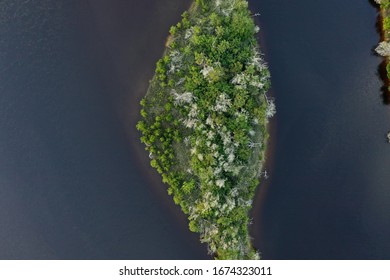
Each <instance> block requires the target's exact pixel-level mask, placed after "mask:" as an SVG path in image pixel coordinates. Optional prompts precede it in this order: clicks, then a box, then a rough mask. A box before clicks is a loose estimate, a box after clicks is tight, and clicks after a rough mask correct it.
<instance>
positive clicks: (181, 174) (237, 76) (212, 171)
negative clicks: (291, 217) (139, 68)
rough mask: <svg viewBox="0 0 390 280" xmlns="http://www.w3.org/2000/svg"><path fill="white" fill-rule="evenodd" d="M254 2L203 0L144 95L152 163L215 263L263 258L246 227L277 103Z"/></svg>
mask: <svg viewBox="0 0 390 280" xmlns="http://www.w3.org/2000/svg"><path fill="white" fill-rule="evenodd" d="M256 15H257V14H252V13H251V12H250V10H249V8H248V2H247V1H246V0H196V1H195V2H194V3H193V4H192V6H191V7H190V9H189V10H188V11H186V12H184V14H183V15H182V19H181V21H180V22H179V23H178V24H177V25H175V26H172V27H171V29H170V36H169V38H168V40H167V43H166V49H165V52H164V55H163V57H162V58H161V59H160V60H159V61H158V62H157V67H156V71H155V75H154V77H153V79H152V80H151V81H150V86H149V89H148V91H147V93H146V95H145V97H144V98H143V99H142V100H141V102H140V103H141V106H142V109H141V116H142V119H141V120H140V121H139V122H138V124H137V129H138V130H139V131H141V132H142V137H141V141H142V142H143V143H144V144H145V146H146V147H145V148H146V150H147V151H148V152H149V157H150V160H151V161H150V164H151V166H152V167H154V168H155V169H157V171H158V172H159V173H160V174H161V176H162V181H163V182H164V183H166V184H167V185H168V193H169V194H170V195H172V196H173V199H174V202H175V203H176V204H178V205H180V207H181V209H182V211H183V212H184V213H185V214H186V215H187V216H188V220H189V229H190V230H191V231H193V232H198V233H199V234H200V241H201V242H205V243H207V245H208V251H209V254H211V255H212V256H214V258H216V259H259V258H260V254H259V252H258V251H257V250H256V249H255V248H253V246H252V244H251V238H250V235H249V231H248V226H249V224H250V223H251V219H250V217H249V210H250V209H251V206H252V202H253V198H254V195H255V191H256V188H257V186H258V185H259V180H260V178H261V177H262V175H263V174H264V168H263V165H264V161H265V151H266V144H267V140H268V137H269V134H268V130H267V126H268V125H267V124H268V122H269V119H270V118H271V117H272V116H273V115H274V114H275V112H276V110H275V104H274V101H273V99H272V98H270V97H269V96H267V91H268V89H269V88H270V72H269V70H268V67H267V64H266V63H265V62H264V60H263V58H262V54H261V52H260V49H259V44H258V42H257V40H256V34H257V33H258V32H259V27H258V26H256V25H255V22H254V16H256Z"/></svg>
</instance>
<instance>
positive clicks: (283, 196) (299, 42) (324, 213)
mask: <svg viewBox="0 0 390 280" xmlns="http://www.w3.org/2000/svg"><path fill="white" fill-rule="evenodd" d="M190 2H191V1H189V0H187V1H181V0H169V1H156V0H127V1H126V0H91V1H86V0H85V1H80V0H34V1H32V0H30V1H28V0H27V1H26V0H0V155H1V157H0V258H1V259H28V258H33V259H42V258H49V259H51V258H60V259H67V258H69V259H84V258H89V259H190V258H192V259H202V258H209V256H207V255H206V254H205V252H206V249H205V247H204V246H203V245H199V242H198V236H197V235H196V234H191V233H189V231H188V230H187V222H186V220H185V217H184V215H182V214H181V213H180V210H179V209H178V208H177V207H176V206H174V205H173V202H172V200H171V198H170V197H168V196H167V195H166V192H165V190H164V187H163V186H162V184H161V183H160V178H159V176H158V175H157V174H156V172H154V171H153V170H152V169H151V168H150V167H149V163H148V161H149V160H148V158H147V155H146V153H145V152H144V151H143V147H142V145H141V144H140V143H139V140H138V139H139V135H138V133H137V132H136V130H135V128H134V127H135V124H136V121H137V119H138V111H139V105H138V102H139V100H140V99H141V97H142V96H143V95H144V93H145V91H146V88H147V81H148V79H149V78H150V77H151V76H152V74H153V71H154V63H155V61H156V60H157V59H158V58H159V57H160V56H161V53H162V51H163V46H164V41H165V39H166V35H167V31H168V29H169V26H170V25H171V24H173V23H175V22H177V21H178V19H179V15H180V14H181V12H182V11H184V10H185V9H186V8H187V7H188V6H189V4H190ZM250 4H251V8H252V10H253V11H254V12H257V11H259V12H261V17H259V18H258V20H260V23H261V26H262V36H263V43H264V46H263V50H264V52H265V53H266V55H267V59H268V62H269V64H270V68H271V71H272V75H273V94H274V95H275V96H276V100H277V106H278V114H277V118H276V119H275V121H274V123H273V126H272V129H273V131H274V133H273V134H274V135H273V139H274V142H273V143H272V145H271V148H272V149H271V150H272V151H273V153H271V159H270V160H269V161H268V165H269V167H268V168H269V171H270V173H271V174H272V176H271V178H270V179H269V180H268V181H267V184H266V185H267V186H264V187H263V188H262V191H261V193H260V196H259V198H258V200H257V204H256V207H255V210H254V218H255V223H254V230H253V231H254V234H255V244H256V246H257V247H258V248H260V249H261V251H262V252H263V256H264V257H265V258H268V259H270V258H276V259H289V258H292V259H311V258H315V259H322V258H336V259H342V258H353V259H355V258H356V259H359V258H374V259H377V258H390V241H389V239H388V236H390V218H389V217H388V213H390V191H389V190H388V187H390V172H388V170H389V166H390V146H389V145H388V144H386V143H385V133H386V132H387V131H388V130H390V113H389V107H388V106H387V107H386V106H385V105H383V103H382V100H383V99H382V98H381V96H380V94H381V92H380V87H381V81H380V79H379V78H378V75H377V66H378V65H379V63H380V62H381V59H380V58H377V57H375V56H374V55H373V54H372V48H373V47H374V46H375V45H376V43H377V41H378V38H379V35H378V34H377V33H376V30H375V22H374V21H375V19H376V10H375V8H374V7H373V6H371V5H370V4H369V2H367V1H366V0H359V1H356V0H344V1H336V0H328V1H308V0H301V1H291V0H261V1H260V0H257V1H250Z"/></svg>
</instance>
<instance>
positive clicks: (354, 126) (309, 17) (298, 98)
mask: <svg viewBox="0 0 390 280" xmlns="http://www.w3.org/2000/svg"><path fill="white" fill-rule="evenodd" d="M251 8H252V10H253V11H254V12H257V11H259V12H260V13H261V16H260V17H259V22H260V24H261V27H262V36H263V38H264V44H265V46H264V47H265V48H264V50H265V53H266V57H267V60H268V63H269V65H270V70H271V74H272V85H273V86H272V94H273V95H274V96H275V98H276V105H277V110H278V113H277V115H276V119H275V120H274V122H273V123H272V128H273V131H274V133H273V138H272V141H273V143H272V145H271V146H272V150H273V152H272V155H271V157H272V159H271V160H270V162H271V163H270V164H269V165H271V166H270V167H269V168H270V174H272V176H271V177H270V179H269V180H268V182H267V183H266V184H265V185H266V186H265V189H266V190H263V191H262V197H261V199H257V204H256V205H255V209H256V211H255V214H254V218H255V219H254V228H255V230H254V232H255V245H256V246H257V247H258V248H260V250H261V252H262V254H263V257H264V258H266V259H390V240H389V238H388V237H389V236H390V218H389V215H388V213H390V190H389V187H390V170H389V167H390V144H388V143H386V137H385V136H386V133H387V132H388V131H389V130H390V107H389V106H388V105H385V104H384V102H383V101H384V98H383V97H382V96H381V94H382V92H381V87H382V81H381V80H380V78H379V76H378V66H379V64H380V63H381V61H382V59H381V58H379V57H377V56H375V55H374V53H373V48H374V47H375V46H376V45H377V43H378V41H379V34H378V33H377V31H376V29H375V23H376V22H375V21H376V14H377V9H376V7H375V6H374V5H371V3H370V2H369V1H368V0H367V1H366V0H360V1H356V0H344V1H336V0H328V1H309V0H302V1H291V0H261V1H260V0H259V1H251Z"/></svg>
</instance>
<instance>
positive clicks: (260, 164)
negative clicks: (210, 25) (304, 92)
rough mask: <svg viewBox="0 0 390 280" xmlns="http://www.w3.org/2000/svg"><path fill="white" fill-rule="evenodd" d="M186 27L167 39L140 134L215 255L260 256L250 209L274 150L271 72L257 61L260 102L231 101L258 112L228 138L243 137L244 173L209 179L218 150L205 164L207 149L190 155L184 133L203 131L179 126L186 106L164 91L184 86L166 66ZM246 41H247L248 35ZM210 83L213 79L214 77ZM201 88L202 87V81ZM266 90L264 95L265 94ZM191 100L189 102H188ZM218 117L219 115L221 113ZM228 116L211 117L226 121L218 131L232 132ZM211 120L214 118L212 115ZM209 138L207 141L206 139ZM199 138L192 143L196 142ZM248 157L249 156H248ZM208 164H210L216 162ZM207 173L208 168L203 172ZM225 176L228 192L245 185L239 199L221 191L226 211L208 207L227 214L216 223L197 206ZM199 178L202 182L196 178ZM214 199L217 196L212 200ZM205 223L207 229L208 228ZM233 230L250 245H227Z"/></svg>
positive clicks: (145, 101) (154, 163) (153, 161)
mask: <svg viewBox="0 0 390 280" xmlns="http://www.w3.org/2000/svg"><path fill="white" fill-rule="evenodd" d="M189 10H193V9H191V7H190V9H189ZM187 15H188V20H189V21H192V20H195V19H196V18H197V17H202V16H204V15H202V13H201V12H200V11H199V10H198V9H197V10H196V11H195V10H194V11H191V12H190V13H189V14H187ZM248 18H250V12H249V11H248ZM185 20H186V19H185V18H184V19H183V22H184V21H185ZM188 20H187V22H188ZM248 20H249V19H248ZM251 24H252V25H253V26H255V25H254V21H253V23H251ZM187 28H188V27H187ZM226 28H231V27H229V26H227V27H226ZM172 30H173V31H172ZM182 30H183V29H180V23H178V25H177V27H172V28H171V35H170V36H168V37H167V39H166V41H165V50H164V52H163V59H161V60H160V61H159V62H158V64H157V70H156V74H155V75H154V77H153V78H152V80H151V82H150V84H149V87H148V90H147V93H146V95H145V98H144V99H143V100H142V101H141V105H142V110H141V115H142V116H143V121H141V122H139V123H138V125H137V128H138V129H139V130H140V131H141V132H142V134H143V137H142V138H141V140H142V141H143V142H144V143H145V144H146V147H147V149H148V150H149V151H150V154H149V156H150V159H151V162H150V163H151V165H152V167H154V168H156V169H157V171H158V172H159V173H160V174H161V175H162V179H163V182H164V183H168V184H166V186H168V192H169V194H173V195H174V196H173V199H174V201H175V203H176V204H180V206H181V208H182V211H183V212H184V213H185V214H189V219H190V230H191V231H195V232H200V233H201V240H202V239H203V242H206V243H209V246H211V249H210V247H209V249H210V250H211V252H212V253H213V255H214V253H216V255H215V256H217V257H219V258H229V259H230V258H231V259H236V257H233V256H235V255H236V254H239V255H237V256H240V257H239V258H243V257H245V258H247V257H249V258H253V257H256V256H255V252H253V251H252V250H253V249H249V248H251V247H252V248H253V245H254V244H253V243H252V242H249V240H250V239H251V236H252V234H250V226H249V219H250V218H251V217H252V215H251V213H252V209H253V206H254V205H253V204H252V201H254V200H255V199H256V195H257V193H258V192H259V186H260V185H262V184H263V182H264V181H265V180H263V178H262V177H263V172H264V170H266V169H265V165H266V162H267V156H268V155H269V152H270V149H269V136H270V135H269V132H270V122H269V120H268V119H269V118H270V117H272V116H273V114H274V112H273V111H272V110H274V109H271V107H272V105H273V100H270V99H269V98H268V97H267V96H266V94H265V92H266V91H267V92H269V90H268V88H269V81H268V79H269V72H268V69H267V68H264V66H262V65H260V66H257V64H256V67H260V68H259V70H256V71H258V72H257V73H258V74H257V75H259V77H260V78H262V79H263V78H264V81H263V80H261V81H263V82H264V83H265V85H262V84H261V83H260V85H262V86H261V87H260V89H258V91H256V92H258V93H257V94H259V96H260V99H259V101H255V102H259V104H258V105H257V106H256V105H255V103H253V102H254V101H252V103H251V104H252V105H245V106H246V107H244V105H237V104H241V103H237V104H236V103H234V106H233V104H232V109H231V110H233V111H231V112H232V113H234V112H235V114H239V115H240V114H242V113H241V109H240V108H241V106H243V108H244V109H243V110H244V111H245V109H247V110H249V111H248V114H253V116H252V115H251V117H253V118H254V119H253V124H251V125H249V122H248V124H247V125H246V126H248V125H249V126H248V128H246V126H243V127H242V129H244V130H243V131H240V134H237V133H238V132H239V131H238V130H237V128H236V130H232V131H231V133H233V134H232V136H230V137H229V138H231V140H230V141H241V142H234V143H236V144H237V145H239V146H237V147H240V148H239V149H240V150H239V151H240V153H238V152H237V154H236V157H237V159H236V161H237V160H238V161H239V162H241V160H244V161H243V162H242V163H240V165H242V167H240V168H244V170H243V171H241V173H237V174H236V173H235V172H236V171H234V173H232V174H235V175H222V174H221V175H218V176H217V175H213V176H212V177H210V178H211V179H204V178H205V176H210V175H206V174H209V173H208V172H210V171H205V170H204V167H203V165H205V164H206V167H207V166H209V167H207V170H209V169H210V168H216V167H212V166H214V165H215V164H218V161H216V160H212V159H210V156H211V155H213V154H207V152H206V151H205V153H206V154H204V155H205V156H207V157H206V158H205V162H206V163H202V161H203V155H202V154H200V155H198V153H195V158H194V156H191V155H190V154H189V152H185V150H186V149H188V148H185V146H186V145H184V143H183V142H182V141H183V140H182V139H180V138H182V137H185V138H187V137H188V138H189V137H192V138H193V137H199V136H200V135H198V136H197V133H198V132H195V131H193V132H191V131H192V130H188V129H187V128H185V127H182V125H180V123H179V122H178V120H179V119H180V120H181V119H182V114H183V109H181V108H180V107H177V104H176V103H175V106H173V107H172V105H170V104H171V103H172V102H173V100H170V99H171V98H172V97H170V96H171V95H170V94H167V93H166V91H165V89H166V88H167V86H170V87H171V88H173V89H172V90H173V91H175V92H176V90H178V91H179V92H180V91H181V89H180V86H178V85H180V83H181V82H178V81H179V79H178V78H175V76H174V75H171V74H169V73H170V71H171V70H170V71H168V70H167V68H166V67H168V66H166V65H169V64H168V62H169V57H170V55H171V54H172V52H177V48H178V47H177V44H179V46H180V44H183V43H180V41H181V40H183V39H184V33H183V32H184V31H185V30H186V29H184V31H182ZM176 34H177V35H176ZM256 37H257V36H256ZM245 40H248V39H245ZM258 41H259V40H258V38H253V39H250V40H249V41H243V42H246V44H250V45H248V46H247V47H246V48H251V50H252V48H253V45H256V48H257V47H259V46H260V44H259V42H258ZM250 42H251V43H250ZM255 42H256V43H255ZM252 44H253V45H252ZM260 48H261V46H260ZM175 49H176V50H175ZM256 53H257V52H255V51H253V54H251V55H255V56H256V55H257V54H256ZM259 60H260V62H259V63H262V59H260V58H259ZM245 61H247V60H245ZM192 63H193V62H192ZM248 63H249V62H248ZM188 65H191V64H188ZM244 65H246V64H244ZM248 65H249V64H248ZM192 67H194V66H192ZM198 67H199V66H198ZM246 67H247V66H246ZM253 67H254V66H253ZM184 69H185V68H184ZM191 69H192V68H191ZM227 69H229V68H227ZM244 69H245V68H244ZM256 69H257V68H256ZM184 71H186V70H184ZM235 71H239V72H235ZM235 71H234V72H233V76H231V77H230V78H228V79H227V80H226V81H227V82H226V81H225V79H226V78H225V77H224V78H223V80H222V81H224V83H230V81H231V79H232V77H234V75H238V74H235V73H244V72H241V71H244V70H235ZM201 72H202V71H201ZM173 73H175V72H173ZM203 75H205V74H203ZM242 75H244V74H242ZM167 77H168V80H166V79H167ZM227 77H229V76H227ZM179 78H180V76H179ZM169 79H176V80H169ZM245 79H249V78H245ZM205 81H206V84H207V79H205ZM168 82H169V83H168ZM175 83H176V86H173V85H174V84H175ZM232 83H233V86H230V87H231V88H232V89H231V90H233V88H236V86H234V83H235V82H234V80H233V82H232ZM248 83H249V82H248ZM212 84H213V83H211V85H212ZM203 86H204V85H203ZM248 86H249V84H248ZM209 87H210V82H209ZM252 87H254V86H252V84H251V87H249V88H248V89H247V90H248V92H249V93H251V91H253V90H254V88H253V89H252ZM196 88H198V86H197V87H196ZM169 90H170V88H169V87H168V92H170V91H169ZM193 90H194V89H193ZM225 90H227V89H225ZM187 91H188V89H187ZM195 92H196V91H195ZM227 92H228V96H229V92H230V91H227ZM234 92H236V93H235V95H233V96H231V97H230V98H234V97H235V96H236V95H237V94H238V90H237V89H235V91H234ZM206 93H207V91H206V92H205V94H206ZM191 94H192V93H191ZM223 94H224V95H225V96H226V94H225V93H223ZM263 94H264V95H265V96H263ZM201 96H202V95H201ZM201 96H197V97H195V100H197V98H204V97H201ZM218 98H221V97H218ZM224 98H226V97H224ZM228 98H229V97H228ZM246 98H253V97H246ZM233 100H234V99H233ZM239 100H241V99H238V101H235V102H239ZM244 100H246V99H244ZM186 102H189V101H186ZM192 102H193V101H191V102H190V104H191V103H192ZM229 102H230V101H229ZM195 104H196V103H195ZM200 104H202V103H200ZM243 104H245V103H243ZM167 106H168V107H167ZM195 106H196V105H195ZM198 106H203V105H198ZM237 106H238V107H237ZM236 107H237V108H239V109H238V111H236ZM268 107H270V108H269V109H268ZM167 108H168V109H167ZM171 108H172V109H171ZM206 108H207V107H206ZM206 108H202V107H201V109H202V110H206V111H204V113H205V114H206V116H207V114H210V112H212V111H210V108H209V109H206ZM229 108H230V107H229ZM253 108H256V110H257V111H256V110H255V111H254V112H252V110H253ZM179 109H180V110H179ZM224 110H226V109H224ZM268 110H270V111H268ZM201 112H202V111H201ZM223 112H225V111H223ZM231 112H230V110H229V114H231ZM245 112H246V111H245ZM272 112H273V113H272ZM214 114H215V113H214ZM216 116H218V114H217V115H216ZM216 116H214V117H213V118H216ZM248 116H249V115H248ZM209 118H210V115H209V117H208V119H209ZM218 118H222V119H220V120H219V119H218ZM224 118H226V117H225V115H223V116H222V115H221V117H217V119H211V120H210V121H211V123H213V122H216V121H217V122H216V123H215V125H217V127H219V126H220V125H222V126H223V129H222V132H218V133H222V134H225V133H227V132H225V131H226V127H225V126H224V125H229V124H230V123H231V122H234V120H235V118H231V117H229V119H230V120H228V119H226V120H224ZM240 118H242V117H240ZM257 118H258V119H257ZM173 120H176V121H173ZM218 121H223V122H222V123H221V124H219V123H218ZM225 121H226V123H224V122H225ZM206 122H209V120H207V121H206ZM250 123H251V122H250ZM207 125H210V124H209V123H207ZM186 126H187V127H188V125H187V124H186ZM210 126H212V127H214V125H210ZM203 127H204V125H203ZM249 127H251V128H250V129H251V130H250V131H249V130H248V132H250V133H249V134H250V135H251V136H250V135H249V134H248V136H245V135H246V134H244V136H240V138H238V135H241V134H242V133H245V131H246V129H249ZM221 128H222V127H221ZM161 129H163V131H164V130H166V131H167V132H166V133H164V132H161ZM210 129H211V128H210ZM213 129H214V128H213ZM224 129H225V130H224ZM196 131H198V130H196ZM211 131H212V130H211ZM173 132H178V136H176V134H173ZM213 133H214V132H213ZM235 133H236V134H237V139H235V137H233V136H235ZM252 133H253V134H252ZM222 134H221V137H225V136H222ZM153 135H155V136H153ZM156 135H157V138H156ZM177 137H178V138H177ZM218 137H219V136H218ZM242 137H243V138H242ZM192 138H190V139H192ZM200 139H202V138H200ZM208 139H209V138H208ZM217 139H218V138H217ZM222 139H225V138H222ZM239 139H240V140H239ZM243 139H244V140H243ZM245 139H247V140H245ZM171 141H172V143H170V142H171ZM191 141H192V140H191ZM197 141H198V140H197ZM200 141H203V140H200ZM204 141H206V140H204ZM212 141H214V140H212ZM215 141H217V140H215ZM218 141H219V140H218ZM221 141H222V140H221ZM247 141H248V142H247ZM168 143H170V144H169V146H170V148H168V146H167V145H168ZM190 143H191V142H190ZM194 143H195V142H194ZM194 143H193V144H191V145H194ZM223 143H224V144H223V145H227V144H225V140H224V141H223ZM228 143H229V142H228ZM221 144H222V143H221ZM221 144H220V145H221ZM196 145H198V144H195V147H197V146H196ZM210 145H211V144H210ZM229 145H232V144H229ZM213 146H214V145H213ZM198 149H204V148H198ZM213 149H214V148H213ZM241 150H245V151H241ZM243 152H244V153H243ZM242 153H243V154H242ZM187 154H188V155H187ZM191 154H192V152H191ZM214 154H215V153H214ZM217 154H218V152H217ZM226 156H227V155H226ZM214 157H215V156H214ZM245 158H246V160H245ZM169 159H173V160H174V161H173V162H172V161H171V160H169ZM194 160H195V161H194ZM218 160H219V161H220V159H218ZM233 160H234V157H233V159H232V161H230V160H229V165H231V166H232V167H231V168H236V167H234V165H233V163H231V164H230V162H233ZM209 161H210V163H207V162H209ZM178 162H179V164H178ZM213 162H214V163H213ZM223 162H224V161H222V164H223ZM244 162H245V164H244ZM208 164H210V165H211V166H210V165H208ZM226 164H227V163H225V165H226ZM225 165H224V167H223V168H224V169H225V168H227V167H226V166H229V165H226V166H225ZM221 166H222V165H221ZM229 168H230V167H229ZM187 170H191V171H192V172H190V173H189V174H193V175H188V174H187V175H186V172H187ZM229 170H230V169H226V170H225V171H224V173H226V172H227V173H228V174H229V172H233V171H229ZM231 170H236V169H231ZM193 172H194V173H193ZM202 172H207V173H202ZM198 173H199V174H198ZM211 174H212V173H211ZM214 174H218V173H214ZM255 174H257V175H255ZM198 176H200V177H198ZM220 176H229V177H226V178H224V177H221V178H224V179H223V180H222V179H218V178H219V177H220ZM231 176H237V178H236V179H234V178H235V177H231ZM213 177H216V179H212V178H213ZM204 180H206V181H204ZM207 180H216V181H215V183H214V184H216V185H214V187H208V184H209V183H207V182H211V181H207ZM226 180H227V184H228V186H229V187H228V189H227V191H229V189H230V188H233V187H234V189H236V188H238V189H240V188H242V189H240V195H239V196H238V197H237V198H235V195H233V196H232V197H231V194H230V193H229V194H228V193H226V194H222V196H221V197H220V198H221V199H222V204H221V206H218V207H222V206H223V208H222V210H214V208H211V209H210V210H207V211H216V212H215V213H214V212H211V213H212V214H213V213H214V214H215V215H217V216H216V217H217V218H218V217H220V218H223V219H226V220H223V221H222V220H221V221H220V222H218V223H216V220H215V219H216V218H212V217H213V216H210V218H206V217H208V215H210V214H207V216H204V217H203V215H204V212H199V213H197V211H201V210H196V209H197V208H198V207H200V206H201V205H198V206H197V203H203V204H204V206H202V207H206V203H211V202H206V201H207V200H208V199H209V198H208V196H205V194H203V192H204V191H207V192H210V191H212V192H215V191H216V189H215V190H213V188H215V187H220V188H222V186H220V184H222V185H224V184H225V181H226ZM229 180H232V181H229ZM222 181H223V182H222ZM255 181H256V182H258V183H257V184H256V185H254V184H255ZM191 182H192V183H191ZM196 182H198V183H196ZM189 184H199V187H200V186H201V185H200V184H202V186H203V188H205V189H203V190H202V188H201V189H198V188H197V187H195V185H193V186H189ZM204 184H205V185H204ZM187 187H188V188H190V190H188V191H186V188H187ZM194 187H195V188H194ZM208 189H209V190H208ZM221 191H222V193H225V192H226V191H224V190H223V188H222V190H220V191H218V193H220V192H221ZM236 191H237V190H236ZM192 192H193V193H192ZM200 192H201V193H200ZM218 193H217V194H213V195H217V198H218ZM232 199H233V201H231V200H232ZM237 199H238V200H237ZM247 199H250V201H251V203H250V204H248V205H247V202H246V200H247ZM225 200H226V202H225V203H227V204H223V203H224V202H223V201H225ZM235 200H237V201H236V202H235ZM198 201H199V202H198ZM202 201H204V202H202ZM211 201H213V200H211ZM217 201H218V200H217ZM231 202H233V205H236V206H233V208H231V209H234V212H233V213H234V214H233V213H232V214H226V213H224V212H225V210H223V209H224V207H231V206H228V205H230V203H231ZM217 203H218V202H217ZM195 207H196V208H195ZM211 207H214V206H211ZM248 207H249V208H248ZM199 209H202V208H199ZM215 209H220V208H215ZM229 209H230V208H229ZM244 209H247V210H246V211H245V213H246V214H245V215H244V214H243V213H244V212H243V210H244ZM228 211H232V210H228ZM218 212H221V214H217V213H218ZM227 213H229V212H227ZM199 215H201V216H199ZM221 215H222V216H221ZM241 215H244V216H245V218H244V217H241ZM196 217H202V218H196ZM238 217H241V218H239V220H237V218H238ZM203 219H205V220H203ZM208 219H210V220H208ZM218 221H219V220H218ZM239 221H240V222H239ZM204 223H205V224H204ZM209 223H211V224H210V225H208V224H209ZM214 223H215V224H214ZM220 223H221V224H220ZM231 223H232V225H233V224H235V226H234V227H232V228H230V229H229V230H227V228H226V226H228V225H230V224H231ZM244 225H246V226H245V228H244ZM210 226H211V229H210V228H208V227H210ZM204 227H206V228H204ZM214 227H218V228H219V227H221V228H220V230H221V231H219V232H220V234H218V233H217V235H216V236H214V237H211V236H210V237H209V236H205V235H206V234H207V235H209V234H211V233H212V232H213V231H214V230H213V228H214ZM202 228H203V229H202ZM208 231H210V233H208ZM241 231H242V232H241ZM217 232H218V231H217ZM235 232H236V233H235ZM213 234H215V233H213ZM228 234H229V235H230V234H235V235H232V237H229V238H233V239H232V242H237V241H235V239H236V238H235V237H233V236H236V235H237V237H239V239H237V240H241V241H239V242H243V243H242V245H239V246H245V248H244V247H237V248H241V249H235V248H236V247H235V245H233V244H235V243H232V245H227V244H229V243H225V241H222V240H223V239H224V238H223V236H225V235H228ZM214 238H216V239H215V241H214ZM217 240H221V241H218V242H221V246H222V247H218V246H219V245H216V243H214V242H217ZM229 240H230V239H229ZM217 244H218V243H217ZM240 244H241V243H240ZM244 244H246V245H244ZM225 246H227V247H225ZM229 246H234V247H229ZM213 248H214V249H213ZM217 250H218V251H217ZM235 250H239V251H235ZM239 252H240V253H239ZM245 252H246V253H245ZM241 254H243V255H241ZM229 256H230V257H229Z"/></svg>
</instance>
